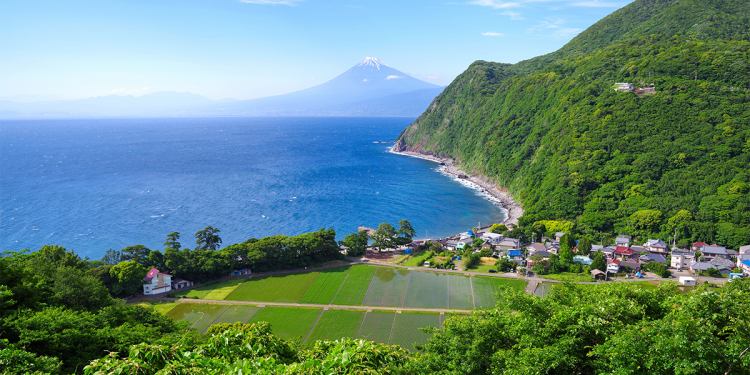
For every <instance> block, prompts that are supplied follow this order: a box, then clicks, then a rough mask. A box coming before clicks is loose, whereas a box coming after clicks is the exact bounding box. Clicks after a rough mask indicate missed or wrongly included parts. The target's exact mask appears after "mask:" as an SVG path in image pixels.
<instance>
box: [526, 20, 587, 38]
mask: <svg viewBox="0 0 750 375" xmlns="http://www.w3.org/2000/svg"><path fill="white" fill-rule="evenodd" d="M565 24H566V21H565V20H564V19H562V18H546V19H544V20H542V21H541V22H539V23H537V24H536V25H534V26H532V27H531V28H529V31H530V32H533V33H538V34H548V35H550V36H553V37H556V38H570V37H572V36H575V35H577V34H578V33H580V32H581V31H583V29H581V28H578V27H568V26H566V25H565Z"/></svg>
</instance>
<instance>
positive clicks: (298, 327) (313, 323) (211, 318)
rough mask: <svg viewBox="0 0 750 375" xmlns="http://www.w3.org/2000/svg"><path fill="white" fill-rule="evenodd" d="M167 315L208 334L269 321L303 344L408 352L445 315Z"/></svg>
mask: <svg viewBox="0 0 750 375" xmlns="http://www.w3.org/2000/svg"><path fill="white" fill-rule="evenodd" d="M166 315H167V316H169V317H171V318H173V319H177V320H184V321H187V322H188V323H189V324H190V326H191V328H194V329H196V330H198V331H200V332H205V331H206V330H207V329H208V327H210V326H211V325H212V324H216V323H222V322H226V323H233V322H257V321H266V322H269V323H270V324H271V328H272V329H273V331H274V333H275V334H277V335H278V336H280V337H283V338H285V339H289V340H294V341H298V342H300V343H302V344H306V343H312V342H314V341H315V340H325V339H338V338H342V337H354V338H365V339H369V340H373V341H377V342H382V343H386V344H399V345H401V346H403V347H405V348H407V349H411V350H413V349H415V346H416V345H419V344H422V343H424V342H425V341H426V340H427V337H428V334H427V333H426V332H424V331H423V330H422V329H421V328H425V327H439V326H440V324H441V323H442V321H443V317H444V315H440V314H437V313H422V312H402V313H398V312H395V311H377V310H373V311H351V310H335V309H328V310H325V309H322V308H299V307H255V306H248V305H225V304H199V303H190V302H183V303H178V304H175V305H174V306H173V307H172V309H171V310H169V311H167V312H166Z"/></svg>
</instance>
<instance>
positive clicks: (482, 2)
mask: <svg viewBox="0 0 750 375" xmlns="http://www.w3.org/2000/svg"><path fill="white" fill-rule="evenodd" d="M469 3H470V4H473V5H479V6H481V7H488V8H492V9H510V8H518V7H520V6H521V3H518V2H514V1H502V0H471V1H470V2H469Z"/></svg>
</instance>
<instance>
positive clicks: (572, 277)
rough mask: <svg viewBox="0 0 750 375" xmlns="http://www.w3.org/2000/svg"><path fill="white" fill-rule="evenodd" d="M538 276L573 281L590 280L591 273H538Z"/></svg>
mask: <svg viewBox="0 0 750 375" xmlns="http://www.w3.org/2000/svg"><path fill="white" fill-rule="evenodd" d="M540 277H542V278H545V279H550V280H558V281H570V282H574V283H575V282H582V281H592V278H591V275H589V274H586V273H573V272H563V273H553V274H549V275H540Z"/></svg>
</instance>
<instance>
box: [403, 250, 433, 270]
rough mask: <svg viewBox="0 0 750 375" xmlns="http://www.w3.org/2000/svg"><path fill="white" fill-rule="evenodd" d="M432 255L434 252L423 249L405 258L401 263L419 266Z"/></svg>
mask: <svg viewBox="0 0 750 375" xmlns="http://www.w3.org/2000/svg"><path fill="white" fill-rule="evenodd" d="M433 255H435V254H434V253H433V252H432V251H425V252H424V253H422V254H418V255H412V256H411V257H410V258H408V259H406V260H405V261H404V262H403V263H402V264H403V265H404V266H408V267H421V266H422V265H423V264H424V262H426V261H428V260H430V259H432V257H433Z"/></svg>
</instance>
